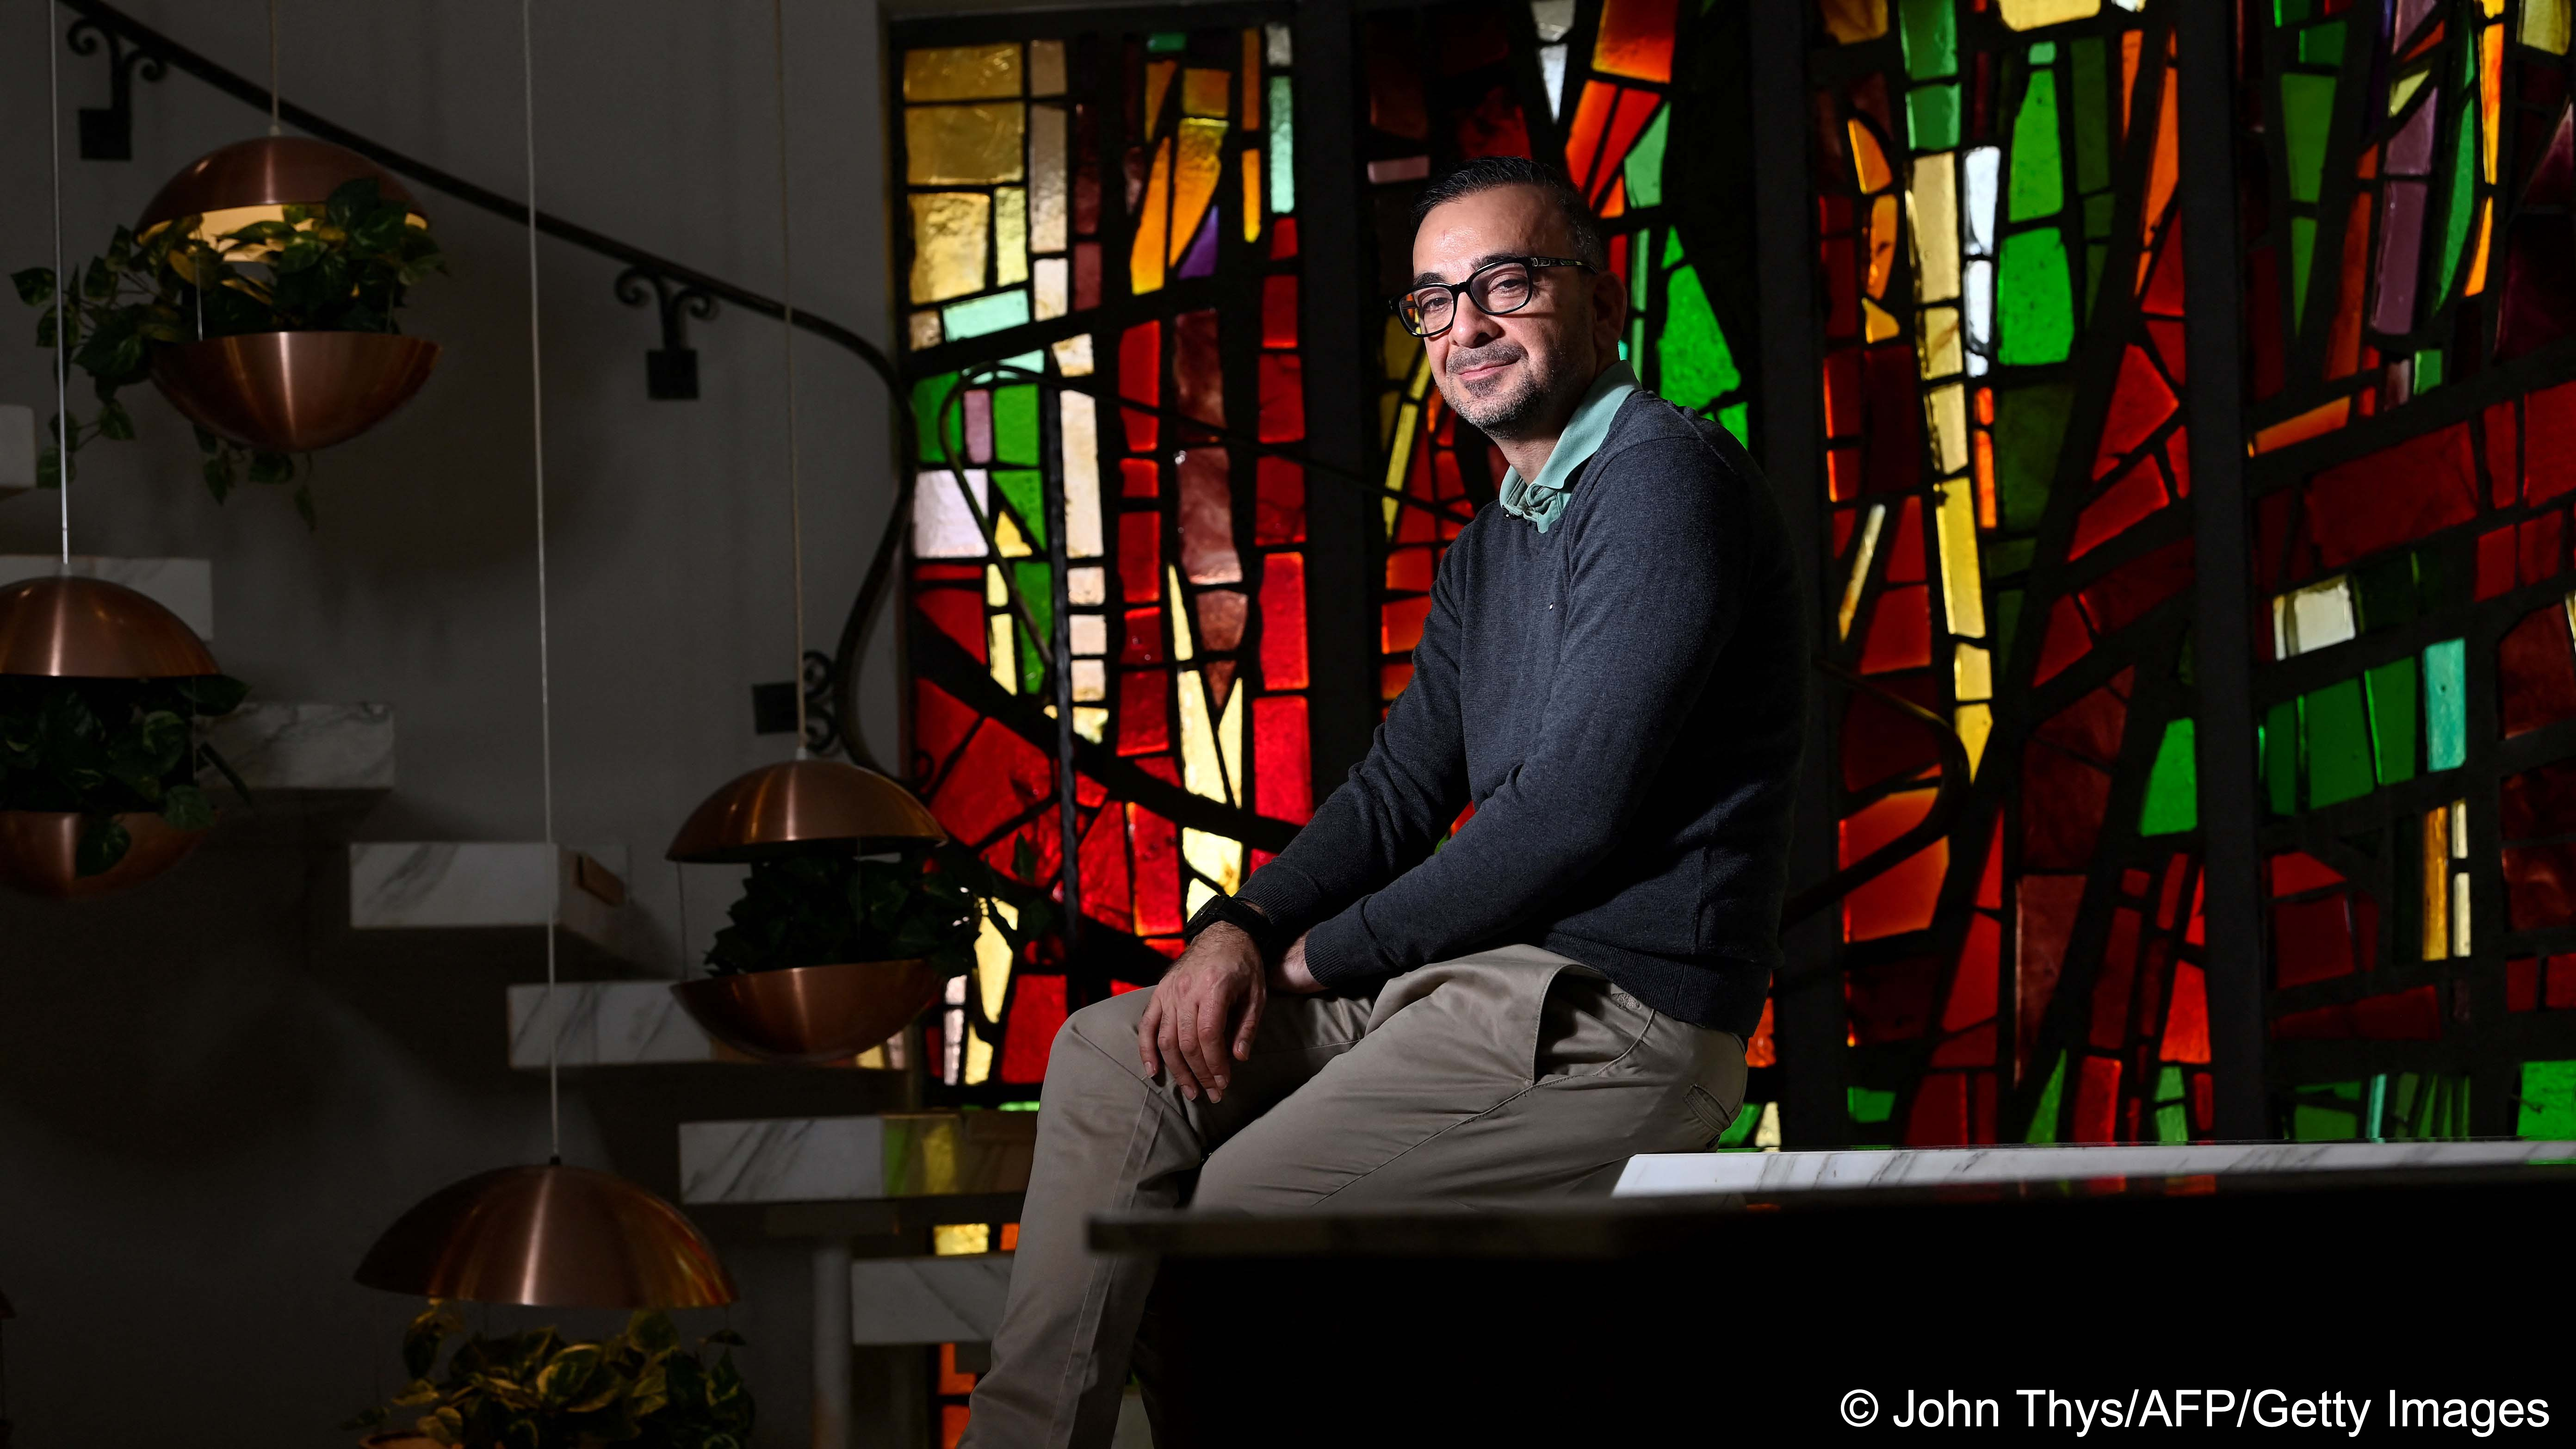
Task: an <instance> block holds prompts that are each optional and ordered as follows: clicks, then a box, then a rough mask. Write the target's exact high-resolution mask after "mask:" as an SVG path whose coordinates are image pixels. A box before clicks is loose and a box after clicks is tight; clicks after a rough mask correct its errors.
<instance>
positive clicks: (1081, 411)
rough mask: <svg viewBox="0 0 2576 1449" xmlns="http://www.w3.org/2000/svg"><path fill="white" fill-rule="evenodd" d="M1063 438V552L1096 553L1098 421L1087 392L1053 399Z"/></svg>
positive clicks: (1088, 555) (1083, 555)
mask: <svg viewBox="0 0 2576 1449" xmlns="http://www.w3.org/2000/svg"><path fill="white" fill-rule="evenodd" d="M1056 416H1057V418H1058V420H1059V426H1060V428H1061V434H1060V436H1061V437H1062V438H1063V440H1064V441H1063V444H1062V449H1063V451H1062V454H1061V456H1062V457H1063V459H1064V552H1065V556H1066V557H1067V558H1098V557H1099V556H1100V547H1101V545H1100V421H1099V414H1098V413H1097V412H1095V411H1094V410H1093V399H1092V397H1091V395H1090V394H1088V393H1079V392H1071V391H1067V392H1065V393H1062V394H1060V395H1059V396H1058V398H1057V400H1056Z"/></svg>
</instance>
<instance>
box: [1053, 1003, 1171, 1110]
mask: <svg viewBox="0 0 2576 1449" xmlns="http://www.w3.org/2000/svg"><path fill="white" fill-rule="evenodd" d="M1152 995H1153V993H1152V992H1151V991H1124V992H1120V993H1119V994H1118V995H1116V996H1112V997H1110V998H1109V999H1108V1000H1106V1001H1095V1002H1093V1003H1092V1004H1091V1005H1089V1006H1086V1007H1084V1008H1082V1009H1081V1010H1080V1011H1077V1012H1075V1013H1073V1014H1072V1015H1071V1016H1069V1017H1066V1018H1065V1022H1064V1025H1063V1026H1061V1027H1059V1028H1057V1030H1056V1034H1055V1045H1054V1046H1053V1047H1052V1048H1051V1049H1050V1050H1049V1051H1048V1053H1047V1075H1046V1090H1050V1091H1051V1090H1053V1089H1054V1088H1055V1087H1056V1086H1057V1085H1058V1084H1059V1081H1061V1082H1063V1083H1064V1084H1066V1085H1071V1084H1073V1083H1075V1082H1080V1081H1086V1080H1092V1079H1097V1078H1099V1077H1100V1076H1101V1075H1102V1074H1103V1071H1104V1069H1107V1070H1108V1071H1110V1072H1113V1073H1118V1074H1123V1075H1124V1076H1126V1077H1128V1078H1130V1079H1133V1080H1135V1081H1139V1082H1141V1081H1143V1080H1144V1078H1145V1064H1144V1061H1143V1059H1142V1058H1140V1057H1139V1056H1138V1055H1137V1049H1136V1028H1137V1025H1138V1023H1140V1022H1142V1021H1143V1020H1144V1017H1145V1004H1146V1001H1147V1000H1148V998H1150V997H1151V996H1152ZM1041 1095H1043V1093H1041Z"/></svg>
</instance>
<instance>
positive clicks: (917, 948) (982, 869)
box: [707, 840, 1055, 976]
mask: <svg viewBox="0 0 2576 1449" xmlns="http://www.w3.org/2000/svg"><path fill="white" fill-rule="evenodd" d="M1036 864H1037V863H1036V860H1035V857H1034V853H1033V852H1032V851H1031V850H1030V849H1029V845H1028V842H1027V841H1025V840H1023V841H1021V842H1020V844H1019V848H1018V852H1017V854H1016V857H1015V858H1014V859H1013V861H1012V869H1013V871H1014V872H1015V873H1016V874H1018V875H1019V876H1022V877H1027V876H1032V875H1035V874H1036V873H1037V870H1036ZM987 901H993V902H999V903H1001V904H1004V905H1007V906H1009V907H1010V908H1011V914H1010V915H1006V914H1004V913H1003V912H1000V911H995V912H993V913H992V921H993V925H994V928H995V929H996V930H999V931H1000V932H1001V933H1002V937H1003V939H1004V940H1006V941H1008V942H1009V943H1010V944H1011V946H1012V947H1013V948H1014V949H1017V948H1019V947H1022V946H1026V945H1028V944H1030V943H1031V942H1034V941H1036V940H1037V939H1038V938H1039V937H1041V936H1043V935H1044V934H1045V933H1046V930H1047V927H1048V926H1049V925H1050V924H1052V923H1053V921H1054V919H1055V907H1054V905H1053V903H1051V902H1050V901H1049V900H1048V899H1047V898H1046V896H1045V895H1044V894H1043V893H1042V892H1040V891H1038V890H1037V889H1036V888H1034V887H1031V886H1028V885H1024V884H1022V883H1021V882H1020V881H1018V880H1014V879H1012V878H1011V876H1008V875H1004V874H1003V873H1002V872H1000V871H998V870H995V869H993V867H991V866H990V865H987V864H986V863H985V862H984V858H983V857H982V856H979V855H977V854H976V853H975V852H973V851H971V850H968V849H966V848H965V847H963V846H960V845H957V844H955V843H953V842H949V843H943V844H940V845H937V846H933V847H931V848H929V849H914V850H907V851H904V852H902V853H901V854H898V855H895V856H892V857H882V856H879V857H861V856H851V855H829V854H812V855H791V856H783V857H780V858H778V859H775V860H764V861H760V862H757V863H755V864H754V865H753V866H752V868H751V874H750V876H749V877H748V878H747V879H745V880H744V882H743V891H742V898H741V899H740V900H737V901H735V902H734V903H733V907H732V909H731V910H730V911H729V912H728V913H727V914H728V915H730V916H731V917H732V919H733V924H732V925H730V926H727V927H725V928H724V929H722V930H720V931H718V932H716V939H715V946H714V948H713V949H712V950H710V951H708V952H707V968H708V969H709V970H710V971H712V972H714V973H715V974H716V975H719V976H728V975H732V974H733V973H735V972H740V971H781V970H785V969H787V968H789V967H792V966H825V965H831V964H834V963H837V962H842V961H905V960H915V959H918V960H924V961H928V962H930V963H931V964H932V966H933V967H934V968H936V969H937V970H938V971H939V972H941V973H942V974H943V975H949V976H956V975H961V974H963V973H965V972H966V971H968V970H971V969H972V968H973V967H974V965H975V938H976V936H977V935H979V934H981V932H982V930H983V923H984V919H985V914H986V913H985V908H984V905H985V902H987ZM1013 915H1016V917H1017V919H1016V921H1015V920H1013V919H1012V916H1013Z"/></svg>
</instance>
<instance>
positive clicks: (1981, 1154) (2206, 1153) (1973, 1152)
mask: <svg viewBox="0 0 2576 1449" xmlns="http://www.w3.org/2000/svg"><path fill="white" fill-rule="evenodd" d="M2571 1157H2576V1143H2572V1142H2196V1143H2176V1144H2173V1145H2170V1146H2153V1145H2143V1144H2142V1145H2136V1146H2068V1147H1917V1148H1906V1149H1901V1150H1897V1151H1887V1150H1883V1149H1882V1150H1878V1151H1827V1152H1666V1153H1647V1154H1643V1155H1640V1156H1636V1157H1631V1158H1629V1159H1628V1166H1627V1169H1626V1171H1624V1172H1622V1173H1621V1174H1620V1177H1619V1184H1618V1186H1617V1187H1615V1188H1613V1189H1612V1190H1611V1196H1613V1197H1664V1196H1670V1195H1674V1194H1682V1193H1731V1192H1794V1191H1802V1190H1809V1189H1818V1190H1823V1189H1833V1188H1851V1187H1949V1186H1957V1185H1966V1184H1990V1183H2010V1182H2065V1181H2081V1180H2085V1179H2090V1178H2103V1177H2198V1176H2204V1175H2207V1176H2224V1175H2228V1174H2235V1173H2267V1174H2281V1173H2328V1172H2372V1171H2378V1172H2393V1171H2404V1170H2408V1169H2423V1168H2435V1167H2449V1168H2460V1167H2515V1166H2520V1165H2523V1164H2527V1163H2535V1162H2559V1161H2565V1160H2567V1159H2569V1158H2571Z"/></svg>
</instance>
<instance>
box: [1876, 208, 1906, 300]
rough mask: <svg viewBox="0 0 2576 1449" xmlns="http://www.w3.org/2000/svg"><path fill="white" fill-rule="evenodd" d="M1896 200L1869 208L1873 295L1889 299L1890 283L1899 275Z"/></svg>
mask: <svg viewBox="0 0 2576 1449" xmlns="http://www.w3.org/2000/svg"><path fill="white" fill-rule="evenodd" d="M1899 225H1900V223H1899V221H1898V219H1897V206H1896V197H1895V196H1894V195H1892V194H1891V195H1887V196H1882V197H1880V198H1878V199H1877V200H1876V201H1873V202H1871V203H1870V204H1869V294H1870V295H1871V296H1873V297H1884V296H1886V295H1887V279H1888V278H1889V277H1892V276H1894V275H1895V274H1896V229H1897V227H1898V226H1899Z"/></svg>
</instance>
